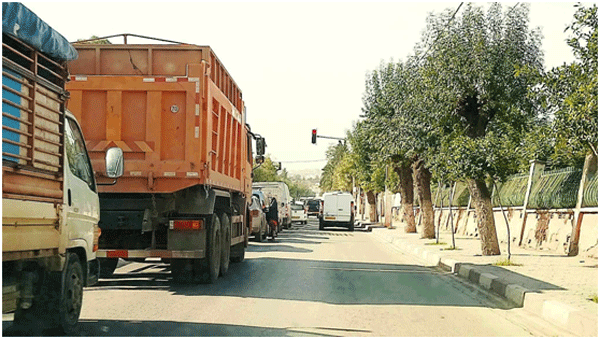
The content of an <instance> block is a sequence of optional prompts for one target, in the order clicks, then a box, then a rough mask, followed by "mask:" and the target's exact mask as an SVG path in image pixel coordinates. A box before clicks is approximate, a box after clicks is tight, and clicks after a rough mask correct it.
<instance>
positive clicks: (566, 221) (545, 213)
mask: <svg viewBox="0 0 600 339" xmlns="http://www.w3.org/2000/svg"><path fill="white" fill-rule="evenodd" d="M504 213H505V214H506V217H507V219H508V224H509V227H510V238H511V244H512V245H513V246H519V243H520V244H521V247H523V248H531V249H535V250H541V251H549V252H552V253H560V254H566V253H567V250H568V247H569V240H570V237H571V232H572V229H573V215H574V212H573V210H528V211H527V216H526V221H525V223H524V220H523V219H524V215H523V214H524V213H523V211H522V209H519V208H508V209H506V208H505V209H504ZM452 215H453V225H454V229H455V231H456V235H457V236H465V237H474V238H479V232H478V230H477V219H476V217H475V213H474V211H473V210H472V209H471V210H470V211H469V212H467V211H466V208H461V209H458V210H457V209H456V208H453V209H452ZM392 216H393V218H394V220H396V221H397V222H399V221H401V220H400V218H401V216H400V215H399V214H398V213H394V214H393V215H392ZM449 216H450V213H449V209H447V208H445V209H443V210H440V209H435V219H434V220H435V223H436V227H437V225H438V222H440V221H441V224H440V225H441V227H440V232H450V231H451V226H450V222H448V218H449ZM582 218H583V219H582V224H581V238H580V240H579V247H580V253H585V252H587V251H589V250H590V249H594V248H596V249H597V246H598V211H597V209H588V210H587V211H585V212H583V215H582ZM494 219H495V222H496V232H497V234H498V240H499V241H500V242H501V243H504V244H505V243H506V242H507V239H508V237H507V235H508V231H507V227H506V222H505V219H504V216H503V214H502V212H501V210H500V209H499V208H496V209H494ZM417 221H418V214H417ZM523 226H524V227H523ZM522 231H523V238H522V240H521V232H522Z"/></svg>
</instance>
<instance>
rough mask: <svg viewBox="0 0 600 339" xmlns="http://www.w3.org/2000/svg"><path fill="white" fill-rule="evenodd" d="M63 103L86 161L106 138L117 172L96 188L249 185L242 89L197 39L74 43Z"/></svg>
mask: <svg viewBox="0 0 600 339" xmlns="http://www.w3.org/2000/svg"><path fill="white" fill-rule="evenodd" d="M75 47H76V49H77V51H78V53H79V59H78V60H75V61H72V62H71V63H70V65H69V67H70V69H71V74H72V78H71V80H72V81H71V82H69V83H68V84H67V89H68V90H69V91H70V93H71V99H70V101H69V109H70V110H71V111H72V112H73V113H74V114H75V115H76V116H77V118H78V120H79V121H81V124H82V127H83V132H84V135H85V137H86V139H87V140H88V141H87V142H88V150H89V151H90V154H91V157H92V161H93V166H94V168H95V170H96V171H97V172H104V168H103V162H102V159H103V157H104V152H105V150H106V149H107V148H109V147H111V146H118V147H121V148H122V149H123V151H124V152H125V174H124V176H123V177H122V178H121V179H120V180H119V182H118V183H117V184H116V185H114V186H103V187H101V191H102V192H120V193H147V192H152V193H170V192H176V191H181V190H182V189H185V188H187V187H192V186H195V185H208V186H211V187H218V188H221V189H225V190H229V191H237V192H247V193H249V192H250V185H251V181H250V172H251V165H250V164H251V153H249V151H248V146H249V145H248V142H249V141H248V138H247V134H248V133H247V127H246V124H245V117H244V111H243V101H242V94H241V91H240V90H239V88H238V87H237V85H236V84H235V82H234V81H233V80H232V78H231V77H230V76H229V74H228V73H227V71H226V70H225V69H224V68H223V66H222V65H221V63H220V62H219V61H218V59H217V58H216V56H215V54H214V52H213V51H212V50H211V49H210V48H209V47H205V46H194V45H85V44H75Z"/></svg>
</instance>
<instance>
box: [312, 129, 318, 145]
mask: <svg viewBox="0 0 600 339" xmlns="http://www.w3.org/2000/svg"><path fill="white" fill-rule="evenodd" d="M312 143H313V144H316V143H317V129H316V128H315V129H313V130H312Z"/></svg>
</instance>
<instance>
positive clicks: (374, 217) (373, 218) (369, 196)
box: [367, 191, 377, 222]
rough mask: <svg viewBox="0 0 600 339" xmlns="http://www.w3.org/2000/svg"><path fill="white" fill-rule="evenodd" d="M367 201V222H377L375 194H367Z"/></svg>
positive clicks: (369, 192)
mask: <svg viewBox="0 0 600 339" xmlns="http://www.w3.org/2000/svg"><path fill="white" fill-rule="evenodd" d="M367 201H368V203H369V210H370V211H369V220H370V221H371V222H377V200H376V199H375V193H373V191H368V192H367Z"/></svg>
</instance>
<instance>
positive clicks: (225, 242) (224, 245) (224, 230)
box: [220, 213, 231, 276]
mask: <svg viewBox="0 0 600 339" xmlns="http://www.w3.org/2000/svg"><path fill="white" fill-rule="evenodd" d="M221 239H222V240H221V269H220V273H221V276H223V275H225V274H227V271H228V270H229V260H230V256H231V223H230V218H229V215H228V214H227V213H223V214H221Z"/></svg>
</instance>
